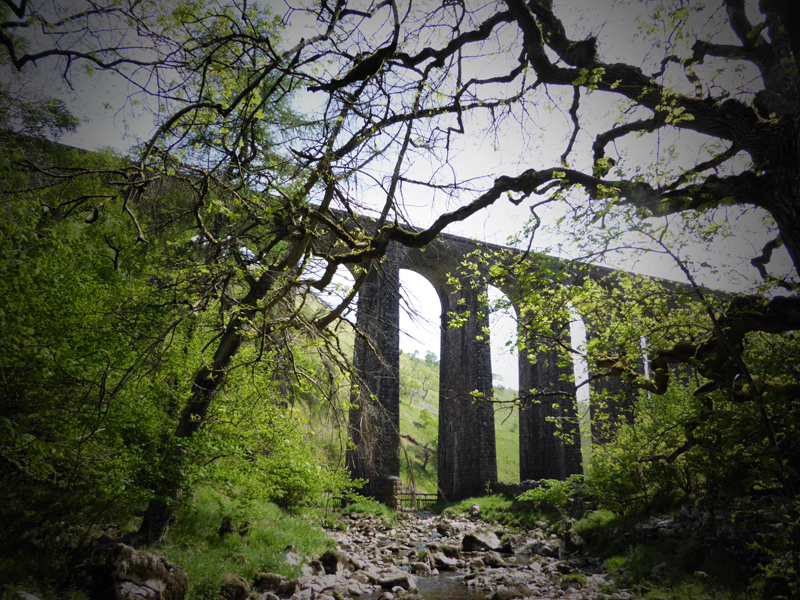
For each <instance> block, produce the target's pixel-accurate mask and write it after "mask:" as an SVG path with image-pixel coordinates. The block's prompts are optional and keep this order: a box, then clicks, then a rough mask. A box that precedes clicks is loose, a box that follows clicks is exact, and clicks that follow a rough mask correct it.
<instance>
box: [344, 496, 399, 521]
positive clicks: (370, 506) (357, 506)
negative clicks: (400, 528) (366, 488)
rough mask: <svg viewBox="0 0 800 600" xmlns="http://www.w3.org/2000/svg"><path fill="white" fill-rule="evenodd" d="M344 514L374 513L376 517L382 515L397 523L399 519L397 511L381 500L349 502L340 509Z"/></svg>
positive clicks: (387, 519)
mask: <svg viewBox="0 0 800 600" xmlns="http://www.w3.org/2000/svg"><path fill="white" fill-rule="evenodd" d="M340 512H341V513H342V514H343V515H353V514H358V515H372V516H375V517H382V518H383V519H384V520H385V521H388V522H390V523H395V522H396V521H397V512H396V511H394V510H392V509H391V508H389V507H388V506H386V505H384V504H381V503H380V502H375V501H370V500H368V499H365V500H364V501H360V502H354V503H353V504H348V505H347V506H346V507H344V508H343V509H342V510H341V511H340Z"/></svg>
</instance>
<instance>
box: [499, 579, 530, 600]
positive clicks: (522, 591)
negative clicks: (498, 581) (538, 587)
mask: <svg viewBox="0 0 800 600" xmlns="http://www.w3.org/2000/svg"><path fill="white" fill-rule="evenodd" d="M531 596H533V590H532V589H531V588H529V587H528V586H527V585H525V584H524V583H511V584H509V585H501V586H500V587H498V588H497V589H496V590H495V591H494V593H493V594H492V595H491V596H489V600H514V598H530V597H531Z"/></svg>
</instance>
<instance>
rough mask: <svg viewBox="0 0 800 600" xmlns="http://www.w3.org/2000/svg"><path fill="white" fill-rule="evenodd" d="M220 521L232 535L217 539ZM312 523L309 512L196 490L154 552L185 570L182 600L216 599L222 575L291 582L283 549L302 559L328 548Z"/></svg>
mask: <svg viewBox="0 0 800 600" xmlns="http://www.w3.org/2000/svg"><path fill="white" fill-rule="evenodd" d="M224 518H225V519H228V520H229V521H230V523H231V525H232V528H233V529H235V531H233V532H230V533H228V534H226V535H224V536H221V535H220V527H221V525H222V523H223V519H224ZM317 522H318V520H317V519H316V518H315V517H313V516H311V514H310V513H308V514H306V515H303V514H289V513H287V512H285V511H283V510H281V509H280V508H278V507H277V506H275V505H274V504H271V503H267V502H253V503H251V504H250V505H248V506H244V507H243V506H241V505H238V504H234V503H233V502H231V501H230V500H229V499H228V498H226V497H224V496H221V495H219V494H216V493H214V492H212V491H210V490H203V489H201V490H200V491H199V492H198V494H197V498H196V501H195V502H194V504H193V505H192V506H190V507H188V508H186V509H184V510H183V511H182V512H181V513H180V514H179V515H178V519H177V522H176V524H175V525H174V526H173V527H172V528H171V529H170V532H169V535H168V538H167V543H166V544H164V545H163V546H161V547H160V548H158V552H159V553H161V554H163V555H164V556H165V557H166V558H167V559H168V560H170V561H172V562H175V563H178V564H180V565H183V567H184V568H185V569H186V571H187V573H188V574H189V584H190V591H189V596H188V599H187V600H193V599H196V600H199V599H201V598H206V597H214V598H215V597H216V594H217V593H218V591H219V583H220V582H221V581H222V578H223V576H224V575H225V573H236V574H238V575H241V576H242V577H244V578H245V579H247V580H248V581H251V580H252V579H253V578H254V576H255V575H256V573H259V572H271V573H279V574H281V575H285V576H287V577H296V576H297V575H298V574H299V573H298V569H299V567H296V566H291V565H290V564H289V563H287V562H286V560H285V558H284V554H283V552H284V550H285V549H286V548H287V547H288V546H290V545H293V546H294V547H295V548H296V549H297V551H298V552H299V553H300V554H302V555H303V556H310V555H316V554H320V553H322V552H324V551H325V550H328V549H331V548H332V547H333V542H332V541H331V540H330V539H328V538H327V537H326V536H325V533H324V531H323V530H322V529H321V528H320V527H319V526H318V525H317V524H316V523H317ZM212 593H213V596H209V595H208V594H212Z"/></svg>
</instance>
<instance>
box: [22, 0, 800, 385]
mask: <svg viewBox="0 0 800 600" xmlns="http://www.w3.org/2000/svg"><path fill="white" fill-rule="evenodd" d="M270 2H271V3H272V5H273V6H274V8H275V10H276V12H279V11H281V10H283V3H282V2H278V1H277V0H270ZM556 5H557V6H558V3H557V4H556ZM633 6H634V7H637V6H639V7H641V6H644V5H643V4H637V3H634V4H633ZM635 12H636V11H635V10H630V8H626V7H625V6H624V5H623V3H621V2H619V1H618V0H602V1H594V2H585V3H583V4H582V5H581V10H580V11H579V12H576V13H572V14H569V13H566V14H564V15H560V16H563V17H564V19H565V22H566V23H567V24H568V26H569V24H570V19H573V20H574V24H575V25H576V27H577V31H578V33H579V34H580V35H588V34H590V33H591V34H592V35H595V36H597V37H598V40H599V47H600V49H601V58H603V59H604V60H606V61H614V60H622V59H624V58H626V57H630V56H631V54H634V55H637V57H638V58H641V59H642V60H643V61H645V60H647V59H648V54H653V56H654V58H653V59H652V60H656V59H657V58H658V56H657V53H658V50H657V49H654V48H653V47H652V45H641V44H642V42H641V41H636V40H635V39H634V36H635V35H636V27H635V23H634V19H635V17H636V14H635ZM653 25H654V26H655V29H656V32H655V35H656V37H658V36H659V35H661V36H662V37H663V38H664V39H666V38H667V37H669V35H670V32H669V31H667V30H664V31H663V32H660V33H659V31H658V23H654V24H653ZM505 31H507V32H513V28H512V27H508V28H507V29H506V30H505ZM307 33H308V32H307V29H306V28H305V26H304V24H303V23H302V22H300V23H297V24H295V25H294V27H293V28H292V29H290V30H289V31H288V32H286V38H287V41H290V40H291V39H292V38H295V39H299V38H300V37H302V36H304V35H307ZM510 34H511V33H508V35H510ZM637 44H639V45H637ZM506 58H508V57H506ZM513 58H515V57H512V59H513ZM497 60H501V61H502V60H503V57H500V58H499V59H497ZM493 68H495V67H493V66H491V65H487V66H486V69H487V70H491V69H493ZM709 68H711V67H709ZM76 73H78V72H77V71H76ZM700 74H701V75H702V73H700ZM52 76H53V73H46V72H40V73H38V77H39V80H38V81H36V79H35V78H34V79H32V80H31V81H30V82H29V83H26V85H30V86H36V85H40V86H41V87H42V88H43V89H48V86H49V85H50V83H49V82H50V81H51V80H52ZM751 76H752V75H748V74H747V73H745V74H744V75H740V76H739V77H740V79H741V78H744V80H746V79H747V77H751ZM719 83H720V85H722V87H725V86H726V85H729V86H731V87H733V86H734V85H738V83H734V82H733V81H731V82H727V83H726V82H725V81H721V82H719ZM75 88H76V92H75V93H69V92H68V91H64V92H63V93H64V94H65V97H68V98H69V103H70V107H71V109H72V110H73V112H74V113H75V115H76V116H77V117H79V118H80V119H81V120H82V124H81V126H80V127H79V129H78V131H77V132H76V133H75V134H74V135H68V136H65V137H64V138H63V139H62V141H63V142H64V143H68V144H73V145H76V146H79V147H83V148H87V149H98V148H100V147H104V146H109V147H113V148H117V149H120V150H125V149H127V148H129V147H130V146H131V145H132V144H133V143H134V142H135V141H136V140H137V139H140V138H147V137H148V135H149V133H150V132H151V130H152V120H150V119H148V118H147V117H142V116H141V113H142V110H141V108H139V109H136V108H131V107H129V106H126V105H125V99H126V98H127V92H128V88H127V86H126V85H125V84H124V83H122V82H119V81H114V80H112V79H108V78H106V79H99V78H98V77H97V76H96V75H95V76H92V77H90V76H89V75H87V74H78V75H77V77H76V79H75ZM551 93H552V94H557V93H558V92H557V91H556V90H553V91H552V92H551ZM314 102H315V99H314V97H313V96H312V95H307V96H301V97H300V98H299V105H300V106H301V107H303V106H307V107H312V106H313V103H314ZM585 102H586V103H587V104H590V105H593V107H592V108H591V109H588V108H587V109H586V111H585V112H582V113H581V119H582V126H583V127H584V128H585V131H584V132H582V135H581V137H580V138H579V142H578V146H577V147H576V158H575V163H576V164H575V166H577V167H580V166H581V160H583V161H584V163H583V164H585V161H586V156H587V153H588V146H589V144H590V142H591V139H592V136H593V134H594V133H596V132H598V131H600V130H602V129H604V128H606V127H609V126H610V125H611V123H612V122H611V121H610V120H609V118H608V117H606V116H605V115H606V113H607V112H608V111H609V109H610V108H611V106H612V104H611V100H610V99H609V98H607V97H602V96H601V94H596V95H595V96H594V97H593V98H588V97H587V98H585ZM567 106H568V105H567ZM535 121H536V124H537V125H538V126H539V129H538V130H537V131H536V132H535V135H532V134H531V132H523V131H522V130H521V129H519V128H517V129H516V130H515V129H514V128H510V129H508V130H507V131H505V132H503V134H502V136H500V137H498V138H496V139H492V138H491V137H488V138H487V137H481V136H468V137H467V138H465V139H463V140H461V141H460V142H459V144H460V145H459V146H458V148H457V150H458V152H455V153H454V158H453V165H454V169H456V170H458V171H459V172H461V173H482V174H491V175H494V176H497V175H502V174H508V175H514V174H518V173H519V172H521V171H522V170H524V169H526V168H531V167H533V168H542V167H546V166H553V165H554V164H557V161H558V156H559V155H560V154H561V153H562V152H563V149H564V148H565V146H566V140H567V139H568V137H569V133H570V120H569V116H568V115H567V114H566V109H565V108H562V109H561V110H555V111H552V112H547V111H544V110H542V111H541V112H539V113H537V114H536V115H535ZM474 126H475V128H476V129H479V128H480V124H479V123H475V124H474ZM702 141H703V140H699V139H696V138H695V137H693V136H692V135H691V134H686V133H684V134H681V135H679V136H675V137H674V139H669V138H667V137H663V136H661V137H656V135H655V134H652V135H650V136H643V137H641V138H639V139H638V140H637V141H636V142H634V143H632V144H629V145H628V146H625V147H622V145H621V147H620V148H618V149H617V148H615V150H619V151H621V152H623V153H625V152H627V153H628V154H629V155H637V154H638V155H641V157H643V158H644V159H645V163H643V164H646V163H647V162H651V163H652V162H656V161H659V160H664V158H665V157H664V156H662V155H660V154H659V152H661V151H662V150H661V149H662V148H666V147H667V146H668V145H669V144H670V143H674V144H676V146H677V147H678V148H679V149H681V150H682V152H681V153H679V155H678V156H677V157H675V158H674V160H673V161H672V162H671V163H670V164H669V165H667V166H665V167H664V168H670V167H675V166H677V165H678V164H679V163H680V161H682V160H686V161H688V160H690V159H691V158H694V157H695V156H696V152H695V153H694V154H693V153H692V150H693V149H694V148H696V147H697V146H698V145H699V144H700V143H701V142H702ZM687 164H688V163H687ZM415 168H418V169H419V171H420V173H423V172H424V168H425V165H419V166H418V167H415ZM360 200H362V201H363V202H364V203H366V204H368V205H369V204H373V205H375V206H378V205H380V204H381V203H382V202H383V198H382V197H380V196H375V197H374V198H369V197H366V198H363V199H360ZM403 200H404V202H405V210H406V213H407V214H408V216H409V217H410V218H411V220H412V222H413V223H414V224H415V225H418V226H423V227H424V226H426V225H428V224H430V223H431V222H432V221H433V220H434V219H435V218H436V217H437V216H438V215H439V214H441V213H442V212H443V211H445V210H449V209H452V208H453V206H452V204H447V203H442V202H440V201H435V200H434V199H431V198H428V197H425V196H424V195H422V196H415V195H413V194H408V195H406V196H404V198H403ZM459 200H460V201H461V202H462V203H465V202H467V201H469V200H470V197H469V194H466V195H465V197H463V198H460V199H459ZM529 206H530V203H529V202H526V203H523V204H522V205H520V206H514V205H513V204H511V203H510V202H507V201H500V202H498V203H497V204H496V205H495V206H493V207H491V208H490V209H489V210H484V211H482V212H480V213H478V214H476V215H474V216H473V217H471V218H470V219H468V220H467V221H465V222H461V223H458V224H455V225H454V226H451V227H449V228H448V229H447V230H446V231H447V232H448V233H452V234H455V235H461V236H464V237H468V238H474V239H478V240H483V241H488V242H492V243H497V244H504V243H505V242H506V240H507V239H508V238H509V236H512V235H514V234H516V233H517V232H518V231H519V229H520V226H521V225H522V224H523V223H525V222H526V221H527V220H528V218H529V216H530V212H529ZM562 215H563V213H559V212H557V211H554V210H551V209H545V210H544V211H543V212H542V213H541V216H542V217H543V220H544V227H543V228H542V230H540V231H539V232H538V233H537V236H536V238H535V240H534V244H533V247H534V249H538V250H547V251H550V252H553V253H557V254H558V255H560V256H562V257H566V258H577V257H578V256H580V252H581V251H580V250H579V249H578V247H577V246H576V245H574V244H571V243H570V242H569V241H568V238H567V237H566V236H564V232H562V231H559V230H558V229H557V228H556V227H555V226H554V223H555V222H556V219H557V218H558V217H560V216H562ZM718 218H720V219H727V220H728V221H729V222H730V224H731V226H732V227H733V228H734V230H735V231H737V232H742V235H737V236H734V237H731V238H729V239H727V240H722V241H719V242H717V244H716V246H715V247H714V249H713V250H712V251H711V252H709V251H708V250H707V249H705V248H702V247H699V246H687V247H686V248H685V249H684V256H687V255H688V256H689V257H690V258H692V259H695V260H698V261H699V260H708V261H711V262H712V263H719V264H720V265H722V264H723V263H730V265H729V266H728V267H726V268H725V269H723V270H722V271H721V274H718V275H717V276H716V280H715V279H714V278H713V277H712V278H710V279H707V280H705V281H703V283H704V284H706V285H710V286H711V287H724V288H726V289H744V288H745V287H746V285H747V284H746V281H747V280H749V279H751V278H753V277H754V276H755V270H754V269H753V268H752V267H750V266H749V265H748V264H747V262H746V261H747V259H748V257H752V256H754V255H756V254H757V253H758V252H757V249H758V248H760V246H762V245H763V243H765V242H766V241H767V239H766V233H765V230H764V228H763V226H762V225H761V222H760V221H761V215H759V214H758V213H756V212H753V211H750V212H749V213H746V214H742V213H738V212H736V211H734V210H731V211H730V212H729V213H728V214H723V215H722V216H720V217H718ZM747 231H749V232H750V233H747V234H746V235H745V234H744V232H747ZM560 244H561V245H562V246H561V247H559V245H560ZM605 260H606V262H607V263H608V264H610V265H611V266H615V267H620V268H625V269H627V270H635V271H638V272H641V273H646V274H653V275H658V276H660V277H666V278H674V279H677V280H680V279H681V277H682V276H681V274H680V272H679V270H678V269H677V268H676V266H675V265H674V264H672V263H671V262H670V261H669V260H667V261H664V260H663V257H655V256H653V255H647V256H645V257H643V258H641V257H640V258H639V259H637V260H634V259H632V258H631V257H630V256H628V257H627V259H625V258H624V257H623V256H616V257H607V258H606V259H605ZM776 260H777V261H783V263H784V264H786V265H788V257H787V256H785V253H784V255H781V256H779V257H777V258H776ZM787 268H790V267H784V269H787ZM739 276H741V281H739V280H737V278H738V277H739ZM342 277H343V279H342V281H347V280H348V279H349V276H348V275H346V274H345V273H344V272H343V274H342ZM401 286H402V289H403V292H404V294H405V298H406V299H407V304H408V305H409V307H410V308H411V310H412V311H413V313H414V314H413V315H412V314H411V313H409V312H408V311H404V312H403V314H402V315H401V330H402V335H401V349H402V350H403V351H404V352H408V353H413V352H414V351H415V350H416V351H419V353H420V355H421V356H423V357H424V356H425V354H426V353H427V352H429V351H430V352H433V353H434V354H436V355H437V356H438V355H439V323H440V311H441V309H440V305H439V299H438V296H437V295H436V293H435V292H434V290H433V287H432V286H431V285H430V284H429V283H428V282H426V281H425V280H424V279H423V278H422V277H421V276H419V275H416V274H414V273H411V272H407V271H403V272H401ZM490 292H491V290H490ZM492 293H494V292H492ZM577 333H578V334H579V333H580V331H578V332H577ZM514 339H516V326H515V324H514V322H513V319H512V318H511V317H510V316H508V315H493V317H492V319H491V340H492V365H493V371H494V372H495V374H496V376H497V377H496V382H497V383H499V384H502V385H504V386H506V387H510V388H513V389H516V387H517V385H518V379H517V357H516V355H515V354H514V353H513V352H510V351H509V349H508V347H507V346H506V342H508V341H509V340H514Z"/></svg>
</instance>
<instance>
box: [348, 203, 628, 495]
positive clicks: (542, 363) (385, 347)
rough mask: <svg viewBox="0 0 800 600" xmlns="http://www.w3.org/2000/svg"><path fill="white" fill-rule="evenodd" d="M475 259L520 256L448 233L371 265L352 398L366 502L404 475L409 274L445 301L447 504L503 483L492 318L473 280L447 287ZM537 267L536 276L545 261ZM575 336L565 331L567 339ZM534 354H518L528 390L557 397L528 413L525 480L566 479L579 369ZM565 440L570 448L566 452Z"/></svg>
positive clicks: (442, 462)
mask: <svg viewBox="0 0 800 600" xmlns="http://www.w3.org/2000/svg"><path fill="white" fill-rule="evenodd" d="M359 220H361V219H359ZM365 220H366V221H368V220H369V219H365ZM362 225H363V221H362ZM476 250H489V251H492V250H494V251H503V252H505V253H507V255H508V256H511V257H512V258H513V257H516V256H519V255H520V254H521V252H520V251H518V250H516V249H512V248H507V247H504V246H499V245H495V244H489V243H482V242H476V241H474V240H470V239H467V238H463V237H459V236H455V235H450V234H440V235H439V236H438V238H437V239H436V240H434V241H433V242H431V243H430V244H428V245H427V246H426V247H425V248H422V249H416V248H405V247H404V246H401V245H400V244H397V243H395V242H392V243H391V244H390V246H389V248H388V251H387V252H386V254H385V256H384V257H383V259H382V260H381V261H380V262H375V263H373V264H372V266H371V267H370V272H369V273H368V276H367V279H366V281H365V283H364V285H363V286H362V287H361V289H360V290H359V300H358V306H357V317H356V319H357V326H358V330H359V332H360V335H358V336H357V337H356V341H355V349H354V368H355V372H356V375H357V378H358V382H357V384H356V385H354V388H353V392H352V395H351V406H352V407H351V410H350V417H349V419H350V422H349V428H350V438H351V442H352V444H351V446H350V449H349V450H348V455H347V465H348V468H349V469H350V471H351V473H352V475H353V476H354V477H357V478H360V479H365V480H367V481H368V483H367V485H366V487H365V489H364V490H363V492H364V493H365V494H366V495H376V492H377V482H378V480H379V479H380V478H381V477H383V476H387V475H394V476H398V475H399V474H400V385H399V364H400V326H399V321H400V285H399V273H400V270H401V269H408V270H411V271H414V272H416V273H418V274H420V275H422V276H423V277H424V278H425V279H427V280H428V281H429V282H430V283H431V284H432V285H433V287H434V289H435V290H436V292H437V294H438V296H439V299H440V301H441V307H442V313H441V340H440V357H441V359H440V387H439V452H438V461H439V465H438V466H439V482H438V488H439V496H440V498H441V499H448V500H457V499H462V498H466V497H470V496H475V495H480V494H481V493H483V492H484V490H485V488H486V482H487V481H488V482H490V483H496V482H497V457H496V450H495V428H494V408H493V406H492V403H491V398H492V388H493V386H492V366H491V351H490V342H489V339H488V336H484V335H483V331H484V328H488V325H489V322H488V318H489V316H488V314H487V313H486V311H485V307H484V306H482V305H481V302H480V299H479V296H480V294H481V292H483V291H484V290H482V289H473V287H472V285H471V281H467V280H464V281H461V284H462V285H461V286H460V288H458V289H456V288H454V286H452V285H450V284H449V283H448V274H449V275H450V276H456V273H457V272H458V268H459V266H460V265H461V264H462V263H463V262H464V261H465V257H466V256H469V255H470V254H472V253H473V252H475V251H476ZM529 260H531V265H532V267H533V268H536V260H537V259H536V258H530V259H529ZM543 260H544V259H543ZM546 260H548V261H550V266H551V268H552V265H553V261H554V262H555V263H556V265H561V266H562V267H563V268H564V269H567V268H568V264H567V262H566V261H561V260H559V259H554V258H546ZM473 267H474V268H475V269H478V270H479V271H481V270H484V269H485V268H486V267H485V266H481V265H480V263H478V262H474V264H473ZM611 272H612V271H611V270H610V269H604V268H601V267H591V268H587V269H585V270H584V271H583V274H582V275H581V277H591V278H601V277H604V276H605V275H608V274H610V273H611ZM574 283H575V284H580V281H579V280H578V279H575V280H574ZM492 285H494V286H495V287H497V288H498V289H500V291H502V292H503V293H505V294H506V295H507V296H508V297H509V298H513V297H515V294H514V292H515V290H514V287H515V284H514V282H513V281H506V282H500V283H493V284H492ZM451 311H452V312H455V313H459V314H461V315H462V320H463V323H462V325H461V326H460V327H450V321H451V318H452V317H450V316H448V315H449V313H450V312H451ZM517 313H518V315H517V316H518V317H519V311H517ZM564 325H566V324H564ZM562 331H563V329H562ZM568 331H569V330H568V328H566V332H567V335H568ZM526 354H527V353H524V352H520V353H519V376H520V377H519V381H520V390H529V389H533V388H537V389H552V390H553V391H554V392H555V394H554V395H553V396H552V397H544V398H540V399H539V401H538V402H536V403H528V404H527V405H523V406H522V409H521V410H520V478H521V479H522V480H526V479H543V478H549V479H565V478H566V477H568V476H569V475H570V474H573V473H580V472H581V470H582V466H581V450H580V432H579V430H578V426H577V421H578V420H577V414H576V403H575V383H574V378H573V375H572V369H571V366H569V365H563V364H562V365H561V366H559V365H558V363H557V360H556V359H557V356H556V353H555V352H550V353H545V354H540V355H537V356H536V358H535V360H529V358H528V356H527V355H526ZM606 385H607V386H608V384H606ZM612 385H613V384H612ZM475 392H477V395H476V394H475ZM561 416H566V417H572V419H569V420H568V422H571V423H574V427H572V429H562V431H561V436H560V437H556V436H555V435H554V434H555V432H556V430H555V427H556V426H555V424H554V423H553V422H551V421H548V417H561ZM564 437H566V438H567V439H570V440H571V443H565V442H564V441H563V439H562V438H564Z"/></svg>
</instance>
